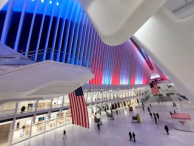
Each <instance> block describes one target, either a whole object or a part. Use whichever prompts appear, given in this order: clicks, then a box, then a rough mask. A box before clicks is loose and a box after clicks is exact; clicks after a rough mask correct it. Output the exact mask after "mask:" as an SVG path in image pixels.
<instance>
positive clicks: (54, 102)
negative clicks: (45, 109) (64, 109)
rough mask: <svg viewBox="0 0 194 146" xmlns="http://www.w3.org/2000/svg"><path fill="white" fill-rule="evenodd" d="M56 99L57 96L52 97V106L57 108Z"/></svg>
mask: <svg viewBox="0 0 194 146" xmlns="http://www.w3.org/2000/svg"><path fill="white" fill-rule="evenodd" d="M57 101H58V98H53V102H52V108H57Z"/></svg>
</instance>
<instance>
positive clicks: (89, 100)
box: [87, 92, 92, 103]
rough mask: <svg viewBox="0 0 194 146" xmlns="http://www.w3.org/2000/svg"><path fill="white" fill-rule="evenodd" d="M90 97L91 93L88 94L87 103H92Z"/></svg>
mask: <svg viewBox="0 0 194 146" xmlns="http://www.w3.org/2000/svg"><path fill="white" fill-rule="evenodd" d="M91 95H92V93H91V92H88V96H87V103H90V102H92V101H91Z"/></svg>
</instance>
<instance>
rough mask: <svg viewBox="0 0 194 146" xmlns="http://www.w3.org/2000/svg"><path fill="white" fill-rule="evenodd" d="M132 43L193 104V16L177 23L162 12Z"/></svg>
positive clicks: (149, 22) (147, 24)
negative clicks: (135, 42)
mask: <svg viewBox="0 0 194 146" xmlns="http://www.w3.org/2000/svg"><path fill="white" fill-rule="evenodd" d="M134 39H135V40H136V41H137V42H138V44H139V45H140V46H141V47H142V48H143V49H145V51H146V52H147V53H148V54H149V56H150V57H151V58H152V59H153V60H154V62H155V63H156V64H157V65H158V66H159V67H160V68H161V69H162V70H163V71H164V72H165V74H166V75H167V76H168V77H169V78H170V80H172V81H173V82H174V83H175V86H176V87H178V89H179V90H180V91H181V92H182V93H183V94H185V95H186V96H187V97H188V98H189V100H190V101H191V102H192V103H194V98H193V96H194V90H193V83H194V78H193V73H194V67H193V64H194V58H193V56H194V49H193V46H194V15H192V16H190V17H189V18H187V19H178V18H177V17H176V16H175V15H174V14H173V13H171V12H170V11H168V10H167V9H165V8H162V9H160V10H159V11H158V12H157V13H156V14H155V15H154V16H153V17H152V18H151V19H149V20H148V21H147V22H146V23H145V24H144V25H143V26H142V27H141V28H140V29H139V30H138V31H137V32H136V34H135V35H134Z"/></svg>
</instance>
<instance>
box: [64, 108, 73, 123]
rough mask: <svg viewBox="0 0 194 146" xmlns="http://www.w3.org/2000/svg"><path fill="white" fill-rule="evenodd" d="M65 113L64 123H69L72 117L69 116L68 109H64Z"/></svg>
mask: <svg viewBox="0 0 194 146" xmlns="http://www.w3.org/2000/svg"><path fill="white" fill-rule="evenodd" d="M65 115H66V124H69V123H71V122H72V118H71V112H70V110H65Z"/></svg>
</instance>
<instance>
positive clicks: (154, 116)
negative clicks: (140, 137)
mask: <svg viewBox="0 0 194 146" xmlns="http://www.w3.org/2000/svg"><path fill="white" fill-rule="evenodd" d="M154 120H155V123H156V124H157V119H156V116H154Z"/></svg>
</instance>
